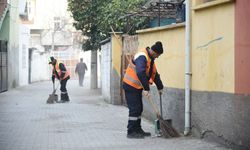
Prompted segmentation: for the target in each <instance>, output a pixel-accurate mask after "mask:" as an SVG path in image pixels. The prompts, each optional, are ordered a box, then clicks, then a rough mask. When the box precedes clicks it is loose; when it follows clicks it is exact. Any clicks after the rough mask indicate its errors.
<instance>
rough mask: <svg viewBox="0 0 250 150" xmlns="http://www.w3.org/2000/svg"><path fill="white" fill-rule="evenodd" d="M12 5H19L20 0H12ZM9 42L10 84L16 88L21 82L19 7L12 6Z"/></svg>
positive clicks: (10, 86)
mask: <svg viewBox="0 0 250 150" xmlns="http://www.w3.org/2000/svg"><path fill="white" fill-rule="evenodd" d="M10 4H11V6H18V0H12V1H11V2H10ZM9 16H10V19H9V25H10V27H9V43H8V85H9V88H15V87H17V86H18V84H19V61H18V60H19V24H20V21H19V9H17V8H16V7H10V11H9Z"/></svg>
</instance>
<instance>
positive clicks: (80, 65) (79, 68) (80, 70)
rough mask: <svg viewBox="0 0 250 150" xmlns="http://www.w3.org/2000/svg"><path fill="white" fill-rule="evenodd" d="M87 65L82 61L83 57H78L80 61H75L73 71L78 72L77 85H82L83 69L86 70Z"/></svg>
mask: <svg viewBox="0 0 250 150" xmlns="http://www.w3.org/2000/svg"><path fill="white" fill-rule="evenodd" d="M87 70H88V68H87V65H86V64H85V63H84V62H83V58H80V62H79V63H77V65H76V69H75V73H77V74H78V77H79V86H83V80H84V75H85V71H87Z"/></svg>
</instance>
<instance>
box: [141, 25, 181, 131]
mask: <svg viewBox="0 0 250 150" xmlns="http://www.w3.org/2000/svg"><path fill="white" fill-rule="evenodd" d="M137 33H138V41H139V48H138V49H142V48H145V47H147V46H150V47H151V46H152V45H153V44H154V43H155V42H156V41H161V42H162V44H163V48H164V53H163V54H162V55H161V56H160V57H159V58H158V59H156V61H155V62H156V67H157V71H158V73H159V74H160V77H161V80H162V82H163V85H164V94H163V95H162V96H163V97H162V108H163V114H162V116H163V118H164V119H171V120H172V124H173V126H174V127H175V128H176V129H177V130H178V131H180V132H182V131H183V130H184V90H183V89H184V66H185V65H184V56H185V54H184V52H185V47H184V46H185V26H184V24H175V25H169V26H163V27H157V28H150V29H146V30H139V31H137ZM150 93H151V95H152V99H153V101H154V103H155V104H156V105H157V106H158V108H159V106H160V101H159V95H158V94H157V88H156V86H155V85H153V86H150ZM143 105H144V112H143V115H144V116H145V117H146V118H148V119H150V120H152V121H153V120H155V119H156V115H155V113H154V112H153V110H152V106H151V105H150V104H149V103H148V101H147V100H146V99H144V101H143Z"/></svg>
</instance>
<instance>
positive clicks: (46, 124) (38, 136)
mask: <svg viewBox="0 0 250 150" xmlns="http://www.w3.org/2000/svg"><path fill="white" fill-rule="evenodd" d="M68 88H69V90H68V91H69V94H70V98H71V102H70V103H66V104H46V100H47V98H48V94H49V93H51V91H52V89H51V82H40V83H34V84H31V85H28V86H24V87H20V88H16V89H13V90H9V91H8V92H4V93H0V150H135V149H136V150H140V149H141V150H224V149H226V148H223V147H222V146H220V145H217V144H215V143H208V142H206V141H204V140H200V139H196V138H191V137H188V138H187V137H181V138H175V139H164V138H156V137H149V138H145V139H127V138H126V125H127V116H128V110H127V108H126V107H124V106H114V105H110V104H107V103H105V102H104V101H103V100H102V97H101V95H100V90H89V89H88V88H89V86H88V85H84V87H78V84H77V81H74V80H71V81H69V83H68ZM142 126H143V127H144V130H147V131H151V133H154V127H153V124H152V123H151V122H149V121H147V120H143V122H142Z"/></svg>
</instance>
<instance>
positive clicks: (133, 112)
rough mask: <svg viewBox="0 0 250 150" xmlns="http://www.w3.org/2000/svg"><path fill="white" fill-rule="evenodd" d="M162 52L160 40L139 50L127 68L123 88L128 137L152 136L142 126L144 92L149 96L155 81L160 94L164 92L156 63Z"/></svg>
mask: <svg viewBox="0 0 250 150" xmlns="http://www.w3.org/2000/svg"><path fill="white" fill-rule="evenodd" d="M162 53H163V47H162V43H161V42H160V41H158V42H156V43H155V44H154V45H153V46H151V48H149V47H146V48H144V49H143V50H141V51H139V52H137V53H136V54H135V56H134V58H133V60H132V61H130V63H129V65H128V67H127V69H126V73H125V75H124V78H123V89H124V91H125V98H126V100H127V105H128V109H129V118H128V126H127V129H128V130H127V138H144V137H145V136H151V133H149V132H145V131H144V130H143V129H142V127H141V114H142V111H143V103H142V92H143V93H144V95H145V96H146V97H148V98H149V97H150V94H149V91H150V88H149V85H150V84H152V83H153V82H154V83H155V84H156V86H157V89H158V92H159V94H162V90H163V84H162V81H161V79H160V75H159V74H158V72H157V69H156V65H155V63H154V61H155V59H156V58H158V57H159V56H160V55H161V54H162Z"/></svg>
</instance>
